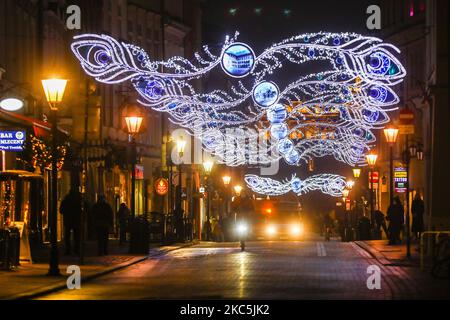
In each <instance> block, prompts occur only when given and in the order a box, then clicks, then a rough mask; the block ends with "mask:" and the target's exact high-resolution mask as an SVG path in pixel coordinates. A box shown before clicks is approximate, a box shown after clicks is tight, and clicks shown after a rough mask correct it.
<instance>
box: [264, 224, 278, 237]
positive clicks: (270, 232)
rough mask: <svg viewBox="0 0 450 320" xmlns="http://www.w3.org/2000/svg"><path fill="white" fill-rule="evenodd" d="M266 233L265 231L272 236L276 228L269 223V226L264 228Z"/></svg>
mask: <svg viewBox="0 0 450 320" xmlns="http://www.w3.org/2000/svg"><path fill="white" fill-rule="evenodd" d="M266 233H267V234H268V235H269V236H273V235H275V234H276V233H277V228H275V226H272V225H269V226H267V228H266Z"/></svg>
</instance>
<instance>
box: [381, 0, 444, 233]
mask: <svg viewBox="0 0 450 320" xmlns="http://www.w3.org/2000/svg"><path fill="white" fill-rule="evenodd" d="M380 8H381V12H382V29H381V32H380V37H382V38H383V39H384V40H386V41H387V42H390V43H393V44H394V45H395V46H397V47H398V48H399V49H400V50H401V62H402V64H403V65H404V66H405V68H406V70H407V76H406V78H405V80H404V81H403V82H402V83H401V84H400V85H399V86H398V87H397V88H396V92H398V94H399V97H400V100H401V101H400V104H399V110H397V112H392V113H390V115H391V118H392V122H393V124H394V125H399V124H400V122H401V120H400V114H402V113H403V114H404V113H405V112H412V113H413V115H414V121H413V124H414V132H413V133H412V132H411V133H410V134H408V135H406V134H402V132H400V134H399V136H398V138H397V142H396V143H395V145H394V153H393V154H394V157H393V158H394V168H396V169H397V170H399V171H401V170H402V168H404V167H405V161H404V152H405V150H407V151H408V148H407V146H406V142H408V145H409V146H411V145H413V146H415V147H417V148H418V149H419V150H423V155H424V156H423V159H418V158H417V157H411V162H410V174H409V188H410V199H409V202H411V201H412V198H413V197H414V196H415V195H416V194H419V195H420V196H421V197H422V198H423V200H424V201H425V206H426V216H427V219H426V228H427V229H433V228H447V229H448V227H450V224H449V222H450V216H449V213H448V212H450V211H449V205H448V203H447V202H446V201H445V200H444V199H445V196H444V194H443V192H444V190H445V189H446V187H445V186H446V183H447V181H448V179H449V170H448V166H447V165H445V164H444V163H448V161H449V159H448V148H446V144H447V142H446V141H447V138H448V134H449V129H448V125H446V124H445V123H446V122H443V121H448V119H449V118H448V108H449V106H448V40H447V38H446V35H447V33H448V31H447V29H448V23H447V10H448V3H447V2H446V1H439V0H437V1H425V0H410V1H400V0H398V1H397V0H394V1H382V2H381V4H380ZM437 70H439V71H437ZM406 109H408V111H405V110H406ZM444 119H445V120H444ZM377 138H378V141H379V144H378V147H377V148H378V149H377V152H378V154H379V160H378V163H377V166H378V171H379V176H380V188H379V189H378V190H377V191H378V192H377V195H378V196H377V198H378V203H379V207H380V208H381V210H382V211H384V212H385V211H386V210H387V207H388V206H389V145H388V144H387V143H386V140H385V137H384V135H383V132H382V131H381V132H379V135H378V137H377ZM396 169H394V170H396ZM398 191H400V192H396V193H395V194H396V195H399V196H400V197H401V198H402V199H403V200H406V199H405V193H404V192H402V191H404V190H401V189H399V190H398Z"/></svg>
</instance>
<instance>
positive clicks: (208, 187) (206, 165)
mask: <svg viewBox="0 0 450 320" xmlns="http://www.w3.org/2000/svg"><path fill="white" fill-rule="evenodd" d="M213 165H214V162H213V161H211V160H207V161H205V162H203V168H204V169H205V175H206V179H207V180H206V190H207V195H208V196H207V205H206V240H207V241H210V240H211V221H210V208H211V182H210V178H209V175H210V174H211V171H212V168H213Z"/></svg>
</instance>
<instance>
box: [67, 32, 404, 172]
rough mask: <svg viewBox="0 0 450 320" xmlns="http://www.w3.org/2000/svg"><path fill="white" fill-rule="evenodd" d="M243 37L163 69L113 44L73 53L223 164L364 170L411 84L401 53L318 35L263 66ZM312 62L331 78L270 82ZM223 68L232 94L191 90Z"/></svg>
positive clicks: (354, 38)
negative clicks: (326, 160) (402, 87)
mask: <svg viewBox="0 0 450 320" xmlns="http://www.w3.org/2000/svg"><path fill="white" fill-rule="evenodd" d="M237 36H238V33H237V32H236V33H235V35H234V36H233V37H228V36H227V37H226V39H225V42H224V44H223V46H222V49H221V51H220V53H219V54H217V55H215V54H213V53H211V51H210V50H209V48H208V47H207V46H204V47H203V51H202V53H201V54H200V53H196V54H195V61H192V62H191V61H189V60H187V59H185V58H182V57H172V58H170V59H168V60H167V61H155V60H152V59H151V58H150V57H149V56H148V54H147V53H146V52H145V51H144V50H142V49H141V48H139V47H137V46H135V45H132V44H127V43H124V42H119V41H117V40H115V39H113V38H112V37H110V36H107V35H95V34H83V35H78V36H75V37H74V39H75V41H74V42H73V43H72V46H71V48H72V51H73V53H74V54H75V56H76V57H77V59H78V60H79V61H80V63H81V66H82V67H83V69H84V70H85V71H86V73H87V74H89V75H90V76H92V77H94V78H95V79H96V80H97V81H100V82H103V83H108V84H113V83H121V82H125V81H130V82H131V84H132V85H133V86H134V88H135V89H136V91H137V92H138V94H139V96H140V98H139V100H138V102H139V103H141V104H142V105H144V106H148V107H151V108H152V109H154V110H157V111H160V112H166V113H168V114H169V118H170V120H171V121H172V122H173V123H175V124H178V125H180V126H182V127H185V128H188V129H189V130H190V133H191V134H193V135H195V136H197V137H199V138H200V139H201V141H202V142H203V147H204V149H205V150H207V151H208V152H211V153H213V154H214V155H215V156H216V159H217V160H218V162H219V163H225V164H226V165H229V166H237V165H248V164H269V163H271V162H274V161H279V160H281V159H284V161H285V162H286V163H288V164H290V165H300V164H301V163H302V162H308V161H310V160H311V159H313V158H315V157H324V156H328V155H331V156H333V157H334V158H335V159H336V160H337V161H341V162H345V163H347V164H349V165H352V166H355V165H357V164H359V165H362V164H363V163H364V160H365V153H366V152H368V151H369V150H370V148H371V146H372V145H373V144H374V143H375V135H374V134H373V132H372V131H373V130H375V129H381V128H382V127H383V125H384V124H386V123H388V122H389V116H388V114H387V113H388V112H389V111H391V110H395V109H396V107H395V105H396V104H397V103H398V102H399V99H398V96H397V95H396V94H395V92H394V91H393V90H392V89H391V87H392V86H394V85H396V84H398V83H400V82H401V81H402V80H403V78H404V77H405V75H406V71H405V69H404V68H403V66H402V65H401V63H400V62H399V61H398V60H397V59H396V58H395V56H394V55H395V54H396V53H399V52H400V50H398V49H397V48H396V47H394V46H393V45H391V44H387V43H383V42H382V40H380V39H378V38H375V37H365V36H362V35H359V34H356V33H326V32H319V33H308V34H302V35H298V36H294V37H291V38H288V39H285V40H283V41H281V42H279V43H276V44H274V45H272V46H271V47H269V48H267V49H265V50H264V51H263V52H262V53H261V54H260V55H258V56H257V55H255V53H254V52H253V50H252V48H251V47H250V46H249V45H248V44H245V43H240V42H237V41H236V39H237ZM282 61H286V62H283V63H282ZM313 61H326V62H328V64H329V66H330V68H329V70H326V71H322V72H319V73H313V74H310V75H304V76H301V77H299V78H298V79H297V80H296V81H294V82H292V83H290V84H288V85H287V86H285V87H284V88H281V89H282V90H281V89H280V88H279V86H278V85H277V84H276V83H274V82H273V81H270V80H268V79H267V78H268V76H270V75H272V74H273V73H275V72H276V71H277V70H279V69H281V68H283V66H284V65H285V64H287V63H292V64H298V65H302V64H306V63H309V62H313ZM218 66H220V67H221V72H223V73H225V74H226V75H227V76H229V77H230V78H235V79H236V83H235V84H234V85H233V86H232V87H231V91H230V93H228V92H225V91H224V90H220V89H216V90H213V91H211V92H207V93H203V92H202V93H198V92H197V91H196V90H195V88H194V86H193V84H192V82H193V81H194V80H195V79H199V78H201V77H202V76H203V75H205V74H207V73H209V72H212V71H214V70H216V69H217V67H218ZM161 67H163V69H164V72H160V71H159V70H161ZM301 132H310V133H309V135H307V136H302V135H301V134H300V135H299V133H301ZM249 142H250V143H249ZM321 181H323V180H321ZM326 181H328V180H326Z"/></svg>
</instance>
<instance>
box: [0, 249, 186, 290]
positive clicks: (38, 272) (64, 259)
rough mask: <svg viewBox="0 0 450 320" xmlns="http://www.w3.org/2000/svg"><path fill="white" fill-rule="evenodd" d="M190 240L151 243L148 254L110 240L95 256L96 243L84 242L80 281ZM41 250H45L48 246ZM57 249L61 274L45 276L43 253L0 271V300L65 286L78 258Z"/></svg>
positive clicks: (142, 259)
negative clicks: (106, 252)
mask: <svg viewBox="0 0 450 320" xmlns="http://www.w3.org/2000/svg"><path fill="white" fill-rule="evenodd" d="M189 245H192V243H183V244H174V245H170V246H160V245H158V244H153V245H151V248H150V251H149V254H148V255H133V254H129V253H128V250H129V246H128V244H125V245H122V246H119V244H118V242H117V241H115V240H110V246H109V247H110V248H109V253H110V254H109V255H107V256H101V257H98V256H95V249H96V243H95V242H86V245H85V250H86V254H85V259H84V264H83V265H81V266H80V270H81V278H82V282H84V281H86V280H88V279H92V278H96V277H99V276H101V275H105V274H107V273H110V272H113V271H116V270H119V269H121V268H124V267H127V266H131V265H133V264H135V263H138V262H141V261H144V260H145V259H147V258H148V257H154V256H158V255H161V254H164V253H166V252H169V251H173V250H176V249H179V248H181V247H185V246H189ZM44 252H48V249H47V250H45V251H44ZM63 252H64V251H63V250H62V248H59V253H60V261H59V267H60V272H61V276H56V277H50V276H47V275H46V274H47V271H48V262H47V261H48V258H47V257H46V256H45V254H44V255H43V256H42V257H41V258H40V259H38V260H39V262H38V263H33V264H31V263H23V262H21V265H20V266H19V267H18V268H16V269H14V270H12V271H3V270H0V299H27V298H32V297H34V296H37V295H41V294H43V293H50V292H53V291H55V290H60V289H62V288H65V287H66V281H67V277H68V276H69V274H67V273H66V270H67V267H68V266H69V265H78V264H79V258H78V257H77V256H75V255H70V256H68V255H63V254H62V253H63Z"/></svg>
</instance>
